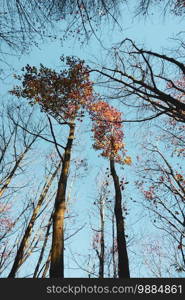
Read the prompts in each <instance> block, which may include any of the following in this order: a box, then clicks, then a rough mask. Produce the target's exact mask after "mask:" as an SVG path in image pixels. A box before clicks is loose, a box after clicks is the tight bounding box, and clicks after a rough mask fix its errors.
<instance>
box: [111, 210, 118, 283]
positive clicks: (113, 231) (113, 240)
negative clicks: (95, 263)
mask: <svg viewBox="0 0 185 300" xmlns="http://www.w3.org/2000/svg"><path fill="white" fill-rule="evenodd" d="M114 224H115V223H114V213H113V214H112V264H113V278H116V277H117V268H116V259H115V254H116V253H115V230H114V226H115V225H114Z"/></svg>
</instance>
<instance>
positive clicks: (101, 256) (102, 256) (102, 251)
mask: <svg viewBox="0 0 185 300" xmlns="http://www.w3.org/2000/svg"><path fill="white" fill-rule="evenodd" d="M104 206H105V203H104V197H102V198H101V199H100V228H101V229H100V234H101V236H100V254H99V261H100V265H99V278H103V277H104V262H105V241H104V223H105V220H104Z"/></svg>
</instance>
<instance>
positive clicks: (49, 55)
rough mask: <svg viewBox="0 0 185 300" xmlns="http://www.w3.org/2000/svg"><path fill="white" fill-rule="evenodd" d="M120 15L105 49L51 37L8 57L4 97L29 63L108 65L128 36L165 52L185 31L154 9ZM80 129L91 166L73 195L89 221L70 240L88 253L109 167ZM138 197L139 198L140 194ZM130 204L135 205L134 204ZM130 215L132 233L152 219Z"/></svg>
mask: <svg viewBox="0 0 185 300" xmlns="http://www.w3.org/2000/svg"><path fill="white" fill-rule="evenodd" d="M121 14H122V16H121V17H120V19H119V22H120V24H121V26H122V30H121V29H120V28H118V27H116V26H115V27H114V29H112V25H108V24H106V23H105V25H104V26H103V27H102V28H101V33H99V37H100V39H101V41H102V43H103V46H104V48H103V47H102V45H101V44H100V43H99V42H98V41H97V39H96V38H95V37H94V36H92V38H91V39H90V40H89V42H88V43H87V44H86V43H85V44H84V45H81V44H80V43H78V42H77V41H75V40H74V39H73V38H72V37H70V38H69V39H67V40H66V41H64V42H63V43H61V41H60V40H58V41H55V42H50V41H49V40H48V41H45V42H43V44H39V48H32V49H31V50H30V53H29V54H26V55H22V56H21V57H17V56H15V57H13V56H10V57H8V58H6V60H7V62H8V63H9V65H10V69H9V71H8V74H9V76H8V77H7V78H6V79H5V80H4V82H3V88H2V89H1V92H0V93H1V95H3V96H5V95H6V92H7V90H8V89H9V88H11V87H12V85H13V84H14V79H13V77H12V74H13V73H17V72H19V70H20V69H21V68H22V67H23V66H24V65H26V64H27V63H28V64H30V65H36V66H38V65H39V64H40V63H42V64H43V65H46V66H48V67H51V68H53V69H60V60H59V57H60V56H61V55H75V56H78V57H79V58H81V59H85V60H86V61H87V62H88V63H89V64H91V63H96V62H98V63H100V64H102V63H105V62H106V64H108V63H109V57H108V56H107V50H108V49H110V48H111V47H112V46H113V45H114V44H116V43H118V42H120V41H122V40H123V39H124V38H126V37H128V38H132V39H134V40H135V41H136V42H137V43H139V44H144V45H145V47H146V48H149V49H152V50H155V51H162V49H165V48H167V49H168V48H172V47H173V45H174V42H173V41H172V40H171V38H174V37H175V36H176V34H177V33H178V32H180V31H182V30H183V25H184V24H183V22H182V20H181V19H180V18H178V17H174V16H172V15H171V16H167V17H166V19H164V18H163V16H162V15H160V12H159V11H154V14H153V15H151V16H149V18H148V19H146V20H144V19H143V18H142V17H141V16H140V17H135V18H133V14H132V11H131V8H130V12H129V10H128V11H126V13H125V8H123V9H122V11H121ZM59 36H60V26H59V25H58V37H59ZM2 67H3V65H2ZM7 70H8V67H7ZM88 123H89V121H85V122H84V124H86V125H87V126H88ZM83 126H84V125H83ZM133 126H134V129H133ZM133 126H132V128H131V126H129V125H125V141H126V145H127V146H126V148H127V149H128V154H129V155H130V156H132V157H133V158H134V157H135V155H136V150H137V146H136V143H135V142H136V140H137V144H139V143H140V142H141V141H142V135H141V134H140V136H139V135H137V130H138V128H140V129H139V130H140V133H141V132H142V127H141V125H139V127H138V125H137V124H136V125H133ZM79 130H81V136H82V142H81V145H80V148H79V149H78V148H77V150H78V151H79V152H80V153H81V156H82V157H85V158H86V159H87V160H88V167H89V169H88V174H87V175H86V176H85V177H84V178H82V179H80V188H79V183H78V182H77V183H76V185H75V186H74V190H73V193H72V194H73V197H72V198H73V199H76V200H75V201H74V200H73V201H74V208H73V210H76V211H77V212H78V214H79V219H78V222H79V224H81V223H86V224H87V225H86V227H85V228H84V229H83V230H82V231H80V232H79V233H78V234H77V235H76V236H75V237H74V238H73V240H71V241H70V243H71V245H70V248H72V249H75V252H78V253H81V254H82V253H83V254H88V249H89V248H90V243H91V241H90V239H91V234H90V235H89V217H88V214H89V213H90V211H89V208H90V206H91V207H92V202H93V199H94V197H95V195H96V190H95V183H94V182H95V178H96V176H97V172H98V171H99V166H100V167H101V168H102V169H105V168H106V167H108V161H106V160H104V159H102V158H99V157H98V153H97V152H95V151H94V150H92V149H91V150H89V147H90V145H91V143H92V142H91V140H90V138H89V132H88V131H87V132H86V133H83V130H84V129H83V127H82V128H81V129H80V128H79ZM144 134H145V127H144V125H143V135H144ZM138 149H139V148H138ZM74 155H76V154H74ZM133 161H134V159H133ZM134 163H135V162H134ZM120 172H121V173H122V172H123V173H122V174H120V176H122V175H123V176H125V173H126V174H127V173H129V175H128V179H129V177H130V178H131V177H133V176H134V170H133V169H132V167H126V168H125V170H121V171H120ZM134 189H135V187H134V185H133V180H132V184H131V185H130V186H129V188H128V191H126V195H131V194H132V192H133V190H134ZM87 190H88V191H89V194H88V199H87V196H86V195H87ZM137 197H139V195H137ZM130 207H133V206H132V205H131V206H130ZM130 216H131V217H132V213H130V215H129V216H128V224H130V227H131V230H133V232H137V231H139V232H143V226H145V225H146V224H147V222H148V221H149V220H148V219H147V217H146V216H145V213H143V212H141V209H140V208H134V222H133V221H131V220H129V217H130ZM139 219H141V220H142V221H141V222H140V223H136V224H137V225H135V222H137V220H139ZM132 220H133V219H132ZM94 222H95V220H94ZM132 223H133V224H132ZM143 234H144V233H143ZM148 234H150V233H148ZM68 254H69V253H68ZM131 256H132V257H134V256H133V254H131ZM66 262H67V260H66ZM73 266H75V265H73ZM24 270H25V272H26V271H27V269H26V268H25V269H24V267H23V268H22V272H21V273H20V274H24ZM141 270H142V267H141ZM142 272H143V271H142ZM131 273H132V271H131ZM81 276H83V277H85V276H86V275H85V273H84V272H83V271H80V270H66V277H81ZM138 276H139V271H138ZM136 277H137V275H136Z"/></svg>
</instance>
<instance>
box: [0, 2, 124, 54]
mask: <svg viewBox="0 0 185 300" xmlns="http://www.w3.org/2000/svg"><path fill="white" fill-rule="evenodd" d="M123 2H124V0H123ZM119 3H120V0H116V1H113V0H107V1H106V2H105V1H104V0H97V1H96V2H94V1H92V0H83V1H79V0H68V1H66V0H45V1H37V0H29V1H25V0H16V1H13V0H5V1H4V0H1V1H0V7H1V11H0V28H1V29H0V40H1V41H2V42H4V43H5V45H6V46H7V45H8V46H9V47H11V48H12V49H13V50H19V51H20V52H23V51H27V50H28V49H29V48H30V45H37V42H36V39H35V38H36V37H41V38H44V37H48V36H50V37H51V36H52V34H51V35H50V34H48V31H49V29H50V28H53V27H54V25H55V24H56V22H61V24H63V23H64V20H67V22H68V23H69V27H70V30H71V29H72V30H74V32H75V33H79V31H78V30H82V31H83V32H85V34H86V37H88V36H89V34H91V33H92V32H94V33H95V29H93V26H94V23H95V22H99V21H100V20H101V19H102V17H103V16H107V17H108V16H111V17H112V19H113V20H114V17H115V13H116V12H117V11H118V7H119ZM64 24H65V23H64ZM64 28H65V25H64ZM54 38H56V36H54ZM1 51H2V52H3V49H1Z"/></svg>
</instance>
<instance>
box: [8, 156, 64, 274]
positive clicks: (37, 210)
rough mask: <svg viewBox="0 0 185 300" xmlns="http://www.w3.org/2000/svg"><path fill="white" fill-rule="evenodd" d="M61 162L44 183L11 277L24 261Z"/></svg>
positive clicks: (18, 251) (17, 254)
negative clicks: (32, 234)
mask: <svg viewBox="0 0 185 300" xmlns="http://www.w3.org/2000/svg"><path fill="white" fill-rule="evenodd" d="M61 163H62V162H61V161H60V163H59V165H58V166H57V167H56V169H55V170H54V172H53V174H52V175H51V176H50V177H49V179H48V180H47V181H46V182H45V184H44V187H43V189H42V191H41V194H40V196H39V199H38V202H37V204H36V206H35V207H34V209H33V212H32V216H31V218H30V221H29V222H28V225H27V227H26V230H25V233H24V235H23V237H22V240H21V242H20V245H19V248H18V250H17V253H16V257H15V260H14V263H13V266H12V268H11V271H10V273H9V275H8V277H9V278H14V277H15V275H16V273H17V271H18V269H19V268H20V266H21V265H22V263H23V262H24V254H25V249H26V247H27V245H28V243H29V239H30V236H31V233H32V230H33V226H34V225H35V222H36V219H37V217H38V214H39V213H40V210H41V207H42V205H43V202H44V200H45V198H46V195H47V193H48V190H49V188H50V186H51V185H52V182H53V180H54V179H55V177H56V175H57V172H58V171H59V169H60V167H61Z"/></svg>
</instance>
